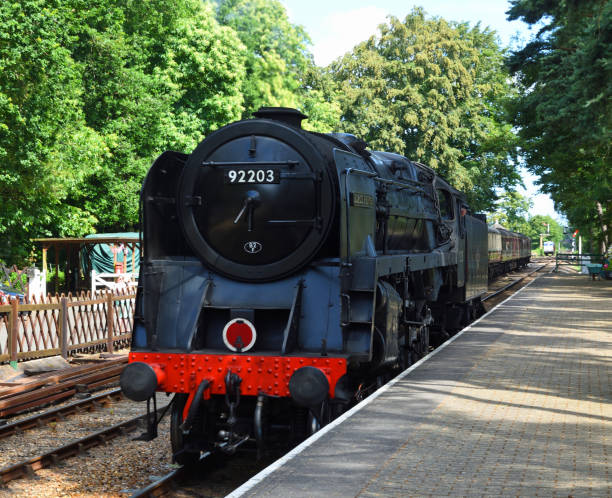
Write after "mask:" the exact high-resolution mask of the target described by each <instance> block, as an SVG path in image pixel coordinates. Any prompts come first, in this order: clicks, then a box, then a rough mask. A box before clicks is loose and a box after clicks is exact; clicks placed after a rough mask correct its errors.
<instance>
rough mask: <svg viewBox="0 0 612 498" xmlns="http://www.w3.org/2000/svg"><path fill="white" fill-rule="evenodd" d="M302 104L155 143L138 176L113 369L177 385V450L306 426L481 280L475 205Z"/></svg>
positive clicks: (462, 310)
mask: <svg viewBox="0 0 612 498" xmlns="http://www.w3.org/2000/svg"><path fill="white" fill-rule="evenodd" d="M304 118H305V116H304V115H303V114H301V113H300V112H299V111H297V110H294V109H287V108H262V109H260V110H259V111H258V112H256V113H255V119H250V120H245V121H240V122H236V123H232V124H230V125H228V126H226V127H224V128H221V129H220V130H218V131H216V132H214V133H212V134H211V135H210V136H209V137H208V138H206V139H205V140H204V141H202V143H200V145H199V146H198V147H197V148H196V149H195V151H193V153H191V154H190V155H186V154H181V153H178V152H165V153H163V154H162V155H161V156H160V157H159V158H158V159H157V160H156V161H155V163H154V164H153V166H152V167H151V169H150V171H149V173H148V175H147V177H146V180H145V182H144V186H143V188H142V195H141V203H142V205H141V210H142V233H143V235H142V237H143V239H142V242H143V246H142V249H143V255H144V262H143V264H142V266H141V274H140V280H139V287H138V293H137V298H136V316H135V320H134V330H133V343H132V351H131V353H130V355H129V358H130V364H129V365H128V366H127V367H126V369H125V370H124V372H123V375H122V378H121V385H122V387H123V390H124V392H125V393H126V395H127V396H128V397H130V398H131V399H134V400H141V401H142V400H150V399H151V396H152V395H153V394H154V392H155V391H156V390H157V391H164V392H167V393H176V396H175V398H174V400H173V403H172V408H171V409H172V413H171V426H172V429H171V434H172V438H171V439H172V448H173V452H174V457H175V459H176V460H177V461H179V462H190V461H193V460H195V459H197V458H198V456H199V455H200V452H201V451H205V450H206V451H208V450H223V451H225V452H229V453H231V452H233V451H234V450H235V449H236V448H237V447H238V446H240V445H241V444H243V443H245V442H247V441H256V443H257V445H258V447H259V448H260V449H261V448H265V447H266V444H267V443H268V442H270V441H272V440H274V439H275V438H280V439H283V438H284V439H287V438H288V437H289V435H290V436H291V437H290V438H296V439H300V438H303V437H306V436H307V435H308V434H310V433H312V432H314V431H316V430H317V429H318V427H320V426H321V425H323V424H325V423H326V422H328V421H329V420H330V419H332V418H333V417H335V416H337V415H338V414H339V413H341V412H342V411H343V410H345V409H346V408H347V407H348V406H350V405H351V404H352V403H355V402H356V401H358V400H359V399H361V398H363V396H365V395H366V394H367V393H368V391H370V390H373V389H375V388H376V386H377V385H380V383H381V382H384V381H385V380H386V379H387V378H388V376H389V375H390V373H391V372H392V371H393V370H394V369H400V368H402V369H403V368H406V367H407V366H409V365H410V364H411V363H413V362H414V361H416V360H417V359H418V358H420V357H422V356H423V355H425V354H426V353H427V351H428V350H429V346H430V343H434V342H441V341H442V340H444V338H446V337H448V335H449V333H452V332H453V331H455V330H457V329H458V328H459V327H461V326H462V324H464V323H465V322H467V321H468V320H470V319H471V317H472V316H473V315H474V314H475V313H476V312H477V310H478V309H479V307H480V297H481V296H482V294H483V293H484V292H485V291H486V289H487V280H488V259H489V255H488V250H487V249H488V248H487V236H488V231H487V225H486V220H485V218H484V216H482V215H478V214H470V210H469V207H468V205H467V204H466V201H465V197H464V195H463V194H462V193H461V192H459V191H457V190H455V189H454V188H453V187H452V186H451V185H449V184H448V183H447V182H446V181H444V180H443V179H442V178H440V177H439V176H437V175H436V174H435V173H434V171H433V170H431V169H430V168H428V167H427V166H425V165H423V164H419V163H416V162H413V161H410V160H408V159H407V158H405V157H403V156H400V155H397V154H392V153H388V152H374V151H370V150H367V149H366V144H365V143H364V142H363V141H361V140H359V139H358V138H356V137H355V136H353V135H349V134H342V133H331V134H320V133H312V132H307V131H305V130H303V129H302V128H301V121H302V119H304ZM519 256H520V255H519ZM519 259H520V261H518V260H517V261H516V265H520V264H524V263H526V262H527V261H528V255H527V257H526V259H525V257H524V256H523V257H520V258H519ZM153 415H155V414H154V413H153ZM156 422H157V420H156V419H155V417H154V416H152V417H150V427H149V429H150V435H151V436H153V435H154V434H155V424H156Z"/></svg>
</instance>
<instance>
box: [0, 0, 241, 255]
mask: <svg viewBox="0 0 612 498" xmlns="http://www.w3.org/2000/svg"><path fill="white" fill-rule="evenodd" d="M0 26H1V27H0V166H1V169H0V171H2V172H1V173H0V195H1V198H2V202H0V236H1V237H2V239H3V244H2V247H4V248H5V249H6V250H5V254H4V257H5V258H7V259H8V258H11V259H12V260H13V261H16V260H18V259H20V258H21V259H23V258H24V257H25V256H26V255H27V253H28V252H29V247H30V244H29V241H28V239H30V238H32V237H39V236H47V235H53V236H66V235H72V236H75V235H83V234H86V233H91V232H93V231H95V230H98V231H106V230H112V231H115V230H125V229H129V228H132V227H135V226H136V224H137V222H138V191H139V189H140V185H141V184H142V180H143V178H144V175H145V173H146V171H147V170H148V168H149V166H150V165H151V163H152V161H153V160H154V159H155V157H156V156H157V155H158V154H160V153H161V152H162V151H164V150H166V149H178V150H185V151H191V150H193V148H194V147H195V145H196V144H197V143H198V142H199V141H200V140H201V139H202V138H203V137H204V136H205V135H206V134H207V133H209V132H210V131H212V130H214V129H216V128H218V127H219V126H221V125H223V124H225V123H227V122H228V121H232V120H235V119H238V118H239V117H240V115H241V113H242V103H243V97H242V93H241V87H242V79H243V77H244V69H243V68H244V65H245V64H244V61H245V57H246V55H245V54H246V52H245V47H244V45H243V44H242V43H241V42H240V40H239V38H238V37H237V36H236V33H235V32H234V31H233V30H232V29H230V28H227V27H222V26H220V25H219V24H218V23H217V21H216V20H215V15H214V12H213V10H212V7H211V6H210V5H208V4H205V3H203V2H201V1H200V0H179V1H176V2H172V3H169V2H166V1H164V0H142V1H139V2H125V1H123V0H19V1H17V0H14V1H13V0H10V1H5V2H2V3H0ZM0 256H2V255H0Z"/></svg>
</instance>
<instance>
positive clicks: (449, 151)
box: [328, 9, 520, 209]
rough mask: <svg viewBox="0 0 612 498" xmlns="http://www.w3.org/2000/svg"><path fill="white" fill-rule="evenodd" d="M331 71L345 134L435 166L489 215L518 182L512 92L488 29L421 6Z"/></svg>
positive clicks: (392, 20)
mask: <svg viewBox="0 0 612 498" xmlns="http://www.w3.org/2000/svg"><path fill="white" fill-rule="evenodd" d="M328 73H329V76H330V77H331V79H332V81H333V83H334V84H335V87H336V89H335V91H336V99H337V101H338V103H339V104H340V107H341V110H342V126H343V127H344V129H345V131H347V132H350V133H354V134H355V135H358V136H360V137H362V138H363V139H365V140H366V141H367V142H369V144H370V145H371V146H372V147H374V148H379V149H384V150H393V151H396V152H398V153H401V154H404V155H407V156H408V157H410V158H411V159H413V160H417V161H421V162H424V163H426V164H428V165H430V166H431V167H433V168H434V169H436V170H437V171H438V172H439V173H440V174H442V175H443V176H445V177H447V178H448V179H449V180H450V181H451V182H452V183H453V184H454V185H455V186H456V187H457V188H459V189H461V190H464V191H466V192H468V195H469V197H470V201H471V203H472V206H473V208H475V209H487V208H489V209H490V208H491V207H492V204H493V202H494V200H495V198H496V196H495V192H494V188H495V187H499V186H502V187H504V188H512V186H513V185H515V184H516V183H518V182H519V181H520V180H519V176H518V174H517V172H516V171H515V167H514V165H513V163H512V162H511V161H510V158H511V157H512V156H513V155H514V148H515V144H514V140H515V138H514V135H513V133H512V130H511V126H510V124H509V123H508V121H507V119H506V111H505V104H506V100H507V99H508V98H510V97H511V96H512V89H511V87H510V83H509V80H508V78H507V73H506V72H505V71H504V66H503V52H502V51H501V49H500V48H499V47H498V45H497V43H496V39H495V33H494V32H492V31H490V30H489V29H481V27H480V26H478V25H477V26H475V27H473V28H470V27H468V26H467V25H465V24H456V23H449V22H447V21H445V20H443V19H440V18H433V19H428V18H426V17H425V13H424V12H423V11H422V10H421V9H416V10H414V11H413V12H412V13H411V14H409V15H408V16H406V18H405V19H404V20H403V21H400V20H399V19H397V18H394V17H391V18H389V21H388V22H387V23H385V24H382V25H381V26H380V27H379V33H378V35H376V36H373V37H371V38H370V39H369V40H367V41H366V42H363V43H361V44H359V45H358V46H356V47H355V48H354V49H353V51H352V52H351V53H348V54H346V55H345V56H344V57H342V58H341V59H339V60H337V61H336V62H334V63H332V64H331V66H330V67H329V68H328Z"/></svg>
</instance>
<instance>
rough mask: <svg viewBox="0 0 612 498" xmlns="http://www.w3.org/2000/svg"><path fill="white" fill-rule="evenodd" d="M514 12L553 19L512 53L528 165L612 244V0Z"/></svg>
mask: <svg viewBox="0 0 612 498" xmlns="http://www.w3.org/2000/svg"><path fill="white" fill-rule="evenodd" d="M511 5H512V8H511V9H510V10H509V12H508V14H509V18H510V19H523V20H524V21H526V22H528V23H530V24H535V23H537V22H540V21H542V22H543V23H544V24H545V25H544V27H543V28H542V29H541V30H540V31H539V32H538V34H537V36H536V37H535V39H534V40H532V41H531V42H530V43H528V44H527V45H526V46H525V47H524V48H523V49H521V50H519V51H517V52H515V53H513V54H512V55H511V57H509V59H508V64H509V67H510V69H511V70H512V71H513V73H514V75H515V78H516V80H517V81H518V82H519V83H520V84H521V85H522V93H521V95H520V98H519V99H518V100H517V102H516V108H515V123H516V125H517V126H518V127H519V129H520V139H521V148H522V153H523V155H524V157H525V159H526V162H527V166H528V167H529V169H530V170H531V171H532V172H534V173H535V174H537V175H539V176H540V178H541V179H540V183H541V185H542V190H543V191H544V192H548V193H550V194H551V197H552V198H553V200H554V201H555V205H556V207H557V209H560V210H562V211H563V212H564V213H565V214H566V216H567V217H568V219H569V221H570V224H571V225H575V226H576V227H579V228H581V229H582V230H583V232H586V233H588V234H590V235H591V237H592V238H594V239H595V240H599V241H601V242H602V243H603V247H602V249H603V250H605V248H606V246H608V245H609V243H610V240H609V229H608V227H609V226H610V225H611V223H612V168H610V166H611V164H610V144H611V138H612V137H611V125H612V86H611V85H610V81H611V80H612V64H611V55H612V1H611V0H603V1H600V0H584V1H581V2H576V1H572V2H550V1H542V0H512V1H511Z"/></svg>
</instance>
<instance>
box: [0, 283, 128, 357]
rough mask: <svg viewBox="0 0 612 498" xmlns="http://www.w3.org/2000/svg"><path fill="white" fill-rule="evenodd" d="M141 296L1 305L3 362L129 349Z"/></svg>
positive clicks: (61, 298)
mask: <svg viewBox="0 0 612 498" xmlns="http://www.w3.org/2000/svg"><path fill="white" fill-rule="evenodd" d="M135 297H136V295H135V294H129V293H128V292H127V291H124V292H119V293H114V294H110V293H103V294H100V295H94V296H92V295H91V293H90V292H87V293H85V292H83V293H80V294H78V295H76V296H73V295H71V294H68V295H67V296H64V295H63V294H62V295H59V296H58V295H56V296H48V297H47V298H45V299H44V300H42V302H34V303H28V302H25V303H19V302H18V301H17V300H16V299H13V300H11V302H10V304H8V305H0V363H7V362H13V361H19V360H27V359H33V358H42V357H46V356H54V355H58V354H61V355H62V356H63V357H64V358H66V357H68V356H69V355H70V354H73V353H75V352H94V351H104V350H105V351H108V352H110V353H112V352H113V351H114V350H115V349H117V348H122V347H127V346H129V344H130V340H131V335H132V322H133V317H134V301H135Z"/></svg>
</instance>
